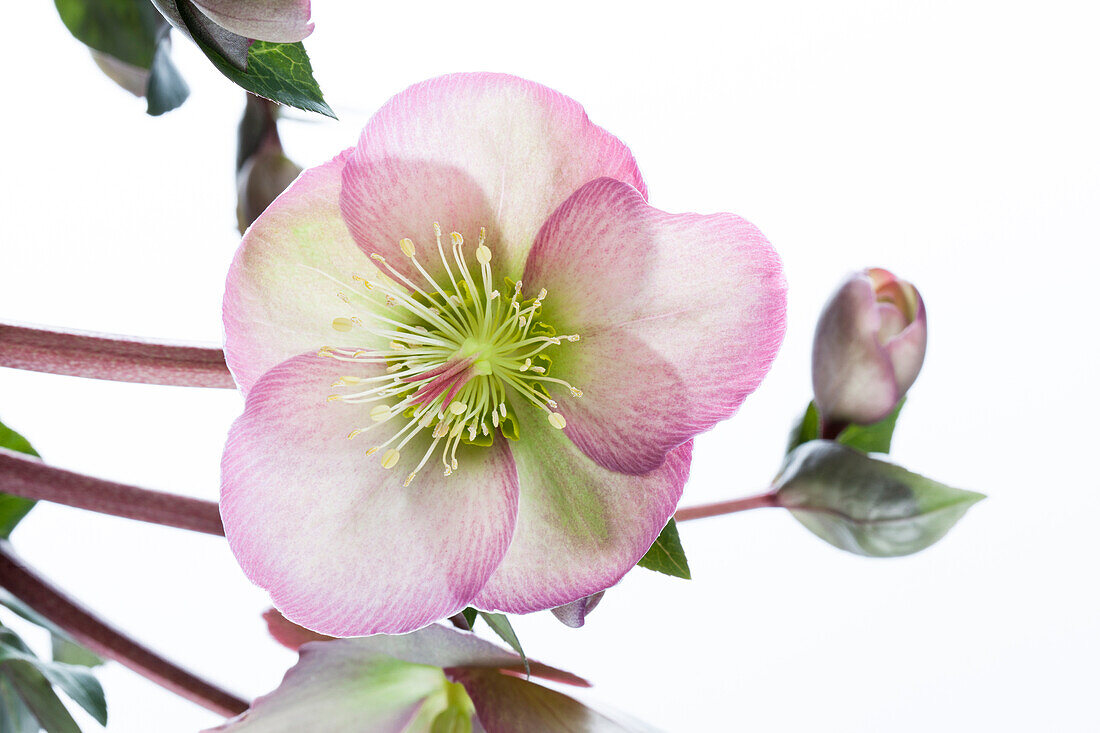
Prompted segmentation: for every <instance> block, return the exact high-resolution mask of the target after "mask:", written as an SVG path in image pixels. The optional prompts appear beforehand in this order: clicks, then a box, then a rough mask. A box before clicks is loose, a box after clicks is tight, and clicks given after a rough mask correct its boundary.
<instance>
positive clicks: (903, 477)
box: [775, 440, 985, 557]
mask: <svg viewBox="0 0 1100 733" xmlns="http://www.w3.org/2000/svg"><path fill="white" fill-rule="evenodd" d="M775 486H776V488H777V494H776V496H777V498H778V501H779V505H780V506H783V507H786V508H787V509H788V510H790V512H791V514H793V515H794V517H795V518H796V519H797V520H798V521H799V522H801V523H802V524H803V525H804V526H805V527H806V528H807V529H809V530H810V531H811V532H813V533H814V534H816V535H817V536H818V537H820V538H821V539H823V540H825V541H826V542H828V543H829V544H831V545H833V546H834V547H838V548H840V549H841V550H844V551H846V552H851V553H854V554H857V555H866V556H869V557H898V556H901V555H909V554H912V553H914V552H919V551H920V550H923V549H925V548H927V547H929V546H931V545H933V544H935V543H936V542H938V541H939V540H940V539H941V538H943V536H944V535H946V534H947V532H948V531H949V530H950V529H951V528H952V527H953V526H954V525H955V523H956V522H958V521H959V519H961V518H962V516H963V515H964V514H965V513H966V511H967V510H968V509H969V508H970V507H972V506H973V505H974V504H976V503H977V502H979V501H981V500H982V499H984V498H985V497H984V496H983V495H982V494H978V493H975V492H972V491H963V490H961V489H953V488H951V487H949V486H945V485H943V484H941V483H937V482H936V481H932V480H931V479H927V478H925V477H924V476H920V475H918V474H915V473H912V472H910V471H906V470H905V469H903V468H901V467H899V466H895V465H893V464H891V463H887V462H886V461H880V460H877V459H874V458H870V457H869V456H867V455H865V454H864V453H861V452H859V451H857V450H854V449H852V448H848V447H846V446H843V445H839V444H837V443H834V442H832V441H828V440H814V441H811V442H809V443H805V444H803V445H801V446H799V447H798V448H797V449H796V450H795V451H794V452H793V453H792V454H791V455H790V456H789V457H788V459H787V463H786V465H785V466H784V468H783V471H782V473H781V474H780V475H779V478H777V479H776V483H775Z"/></svg>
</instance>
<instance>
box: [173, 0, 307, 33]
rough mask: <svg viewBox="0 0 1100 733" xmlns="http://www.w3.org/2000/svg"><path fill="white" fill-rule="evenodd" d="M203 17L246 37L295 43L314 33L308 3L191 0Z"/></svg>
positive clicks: (292, 1)
mask: <svg viewBox="0 0 1100 733" xmlns="http://www.w3.org/2000/svg"><path fill="white" fill-rule="evenodd" d="M191 1H192V2H194V3H195V5H196V6H197V7H198V9H199V10H201V11H202V12H203V14H204V15H206V17H208V18H210V20H212V21H214V22H215V23H217V24H218V25H220V26H221V27H222V28H225V29H226V30H229V31H232V32H233V33H236V34H237V35H240V36H244V37H245V38H252V39H255V40H257V41H272V42H274V43H295V42H297V41H300V40H302V39H303V38H305V37H306V36H308V35H309V34H310V33H312V32H313V23H310V22H309V16H310V7H309V3H310V0H191Z"/></svg>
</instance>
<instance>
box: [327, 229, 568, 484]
mask: <svg viewBox="0 0 1100 733" xmlns="http://www.w3.org/2000/svg"><path fill="white" fill-rule="evenodd" d="M435 231H436V248H437V250H438V254H439V257H440V260H441V262H442V265H443V271H444V272H445V273H446V278H445V279H444V278H443V277H442V275H440V278H439V279H440V280H442V282H439V280H437V279H435V278H433V277H432V276H431V275H430V274H429V273H428V271H427V270H426V269H425V268H424V267H423V266H422V265H421V263H420V261H419V260H418V259H417V253H416V246H415V244H414V243H413V242H412V240H410V239H402V240H401V241H400V242H399V246H400V249H401V251H402V253H403V254H404V255H405V256H406V257H408V258H409V260H410V262H411V263H412V265H413V266H414V267H415V268H416V269H417V270H418V271H419V273H420V274H421V275H422V276H423V278H424V279H425V281H426V282H427V283H428V287H427V288H421V287H420V286H418V285H417V284H415V283H414V282H413V281H412V280H410V279H409V278H407V277H406V276H404V275H403V274H401V272H400V271H399V270H397V269H395V268H394V267H392V266H391V265H390V264H389V263H387V262H386V259H385V258H384V257H382V256H381V255H378V254H374V255H371V257H372V259H373V260H374V261H375V262H376V263H378V268H379V270H378V273H377V276H376V277H371V278H367V277H363V276H360V275H354V276H353V280H355V281H356V283H358V284H359V285H361V286H362V290H363V292H358V291H357V294H358V295H361V296H362V297H365V298H368V299H371V300H374V299H377V298H382V299H384V302H385V305H387V306H389V307H390V308H391V309H392V313H393V317H386V316H380V315H378V314H377V313H376V312H374V313H370V314H369V315H366V316H365V317H363V318H361V317H359V316H357V315H356V316H351V317H339V318H336V319H334V320H333V322H332V327H333V329H335V330H336V331H338V332H341V333H347V332H351V331H354V330H356V329H362V330H363V331H364V332H366V333H367V334H369V335H370V336H371V337H373V338H372V340H377V339H378V338H379V337H380V338H381V339H383V340H385V339H388V340H389V344H388V347H387V348H381V349H378V348H360V349H348V348H335V347H328V346H326V347H323V348H322V349H321V350H320V351H319V352H318V354H319V355H320V356H325V357H331V358H335V359H340V360H345V361H350V362H356V363H360V364H367V363H369V364H378V365H384V366H385V374H384V375H379V376H375V377H368V378H361V377H356V376H345V377H341V378H340V379H339V380H337V382H336V383H335V384H333V387H336V388H341V389H342V390H346V391H341V392H339V393H336V394H333V395H330V396H329V399H330V400H332V401H340V402H344V403H355V404H373V405H374V406H373V407H371V408H370V409H369V413H368V414H369V416H370V419H371V421H372V423H373V424H370V425H366V426H364V427H362V428H358V429H356V430H353V431H352V432H351V433H350V434H349V435H348V438H355V437H357V436H359V435H361V434H363V433H365V432H367V431H368V430H374V429H376V428H379V427H380V426H381V425H383V424H386V423H388V422H390V421H391V420H393V419H395V418H404V422H405V425H404V426H403V427H402V428H400V429H399V430H398V431H397V432H396V433H393V434H392V435H391V436H390V437H389V438H388V439H387V440H385V441H383V442H380V443H379V444H377V445H374V446H372V447H371V448H369V449H368V450H367V455H373V454H375V453H378V452H380V451H381V452H382V466H383V467H384V468H393V467H395V466H396V465H397V464H398V463H399V462H400V460H401V449H402V448H404V447H405V446H406V445H407V444H408V443H409V441H410V440H412V438H413V437H414V436H416V435H418V434H420V433H422V432H424V431H430V435H431V437H432V443H431V447H430V448H428V450H427V451H426V452H425V454H424V456H423V458H422V459H421V460H420V462H419V463H418V464H417V466H416V467H415V468H414V469H413V470H412V471H411V472H410V473H409V475H408V478H407V479H406V481H405V483H406V485H408V483H409V482H411V481H412V480H413V479H414V478H415V477H416V475H417V472H419V471H420V470H421V468H423V466H424V465H425V464H426V463H427V461H428V459H429V458H430V457H431V456H432V455H433V454H434V453H435V452H436V448H437V446H438V444H439V443H440V442H443V449H442V452H441V454H440V456H441V460H442V463H443V471H444V473H445V474H447V475H449V474H450V473H452V472H453V471H454V470H456V469H457V468H458V460H457V458H456V451H457V449H458V446H459V445H460V444H462V443H466V444H470V445H478V446H489V445H492V443H493V437H494V435H495V433H496V431H497V430H499V431H500V432H501V434H502V435H503V436H504V437H506V438H509V439H512V440H516V439H518V438H519V424H518V422H517V421H516V419H515V415H514V412H513V411H512V410H510V409H509V405H510V400H513V399H517V398H518V399H524V400H526V401H528V402H530V403H531V404H533V405H535V406H536V407H538V408H539V409H540V410H542V411H544V412H545V413H546V417H547V421H548V422H549V423H550V425H551V426H553V427H554V428H558V429H563V428H564V427H565V417H564V416H563V415H562V414H561V413H560V412H558V411H557V407H558V403H557V401H556V400H555V399H554V398H553V397H552V396H551V394H550V389H549V388H550V387H551V385H555V384H556V385H560V386H563V387H565V388H566V389H568V390H569V392H570V394H571V395H573V396H574V397H580V396H581V391H580V390H579V389H577V388H576V387H574V386H573V385H571V384H569V383H568V382H566V381H564V380H562V379H558V378H556V377H552V376H550V368H551V366H552V364H553V361H552V359H551V357H550V355H549V354H548V353H547V351H548V350H550V349H553V348H556V347H559V346H561V345H562V343H564V342H570V341H578V340H579V336H577V335H575V334H573V335H566V336H558V335H557V332H556V331H555V329H554V328H553V326H551V325H550V324H549V323H546V322H545V321H542V320H541V318H540V316H541V314H542V303H543V301H544V299H545V298H546V297H547V293H546V291H545V290H540V291H539V293H538V294H537V295H536V296H535V297H526V298H525V297H524V293H523V285H522V282H520V281H513V280H511V279H510V278H508V277H505V278H503V281H502V285H503V291H501V290H497V289H496V288H495V287H494V281H493V274H492V267H491V265H490V262H491V260H492V252H491V251H490V250H489V248H488V247H487V246H486V245H485V229H484V228H482V229H481V232H480V237H479V240H478V245H477V248H476V250H475V252H474V258H475V259H476V262H477V267H478V269H479V270H480V273H479V274H480V278H479V277H477V276H475V273H474V272H472V271H471V268H470V266H469V264H468V263H467V261H466V255H465V252H464V251H463V245H464V238H463V237H462V235H461V234H460V233H458V232H452V233H451V235H450V240H451V260H453V266H452V261H449V260H448V257H447V252H446V249H445V247H444V244H443V241H444V237H443V233H442V230H441V229H440V227H439V225H438V224H436V225H435ZM502 292H503V294H502ZM344 300H345V302H346V303H348V304H349V305H350V304H351V301H350V299H348V298H346V296H345V297H344ZM375 302H376V303H377V301H375Z"/></svg>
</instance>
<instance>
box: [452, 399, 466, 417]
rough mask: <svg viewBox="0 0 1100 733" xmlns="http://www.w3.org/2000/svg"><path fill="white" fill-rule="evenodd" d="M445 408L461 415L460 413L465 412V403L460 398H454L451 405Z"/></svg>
mask: <svg viewBox="0 0 1100 733" xmlns="http://www.w3.org/2000/svg"><path fill="white" fill-rule="evenodd" d="M447 409H449V410H450V411H451V412H453V413H454V414H456V415H461V414H462V413H464V412H466V403H465V402H462V401H460V400H455V401H454V402H452V403H451V406H450V407H449V408H447Z"/></svg>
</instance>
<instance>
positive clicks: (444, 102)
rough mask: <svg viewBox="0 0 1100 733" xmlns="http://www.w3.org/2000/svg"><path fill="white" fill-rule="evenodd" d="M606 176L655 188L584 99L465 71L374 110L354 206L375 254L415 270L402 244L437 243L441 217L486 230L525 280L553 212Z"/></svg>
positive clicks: (501, 264)
mask: <svg viewBox="0 0 1100 733" xmlns="http://www.w3.org/2000/svg"><path fill="white" fill-rule="evenodd" d="M600 176H608V177H611V178H616V179H618V180H622V181H625V182H627V183H629V184H630V185H632V186H634V187H635V188H637V189H639V190H641V191H643V192H644V191H645V184H644V183H643V182H642V178H641V174H640V173H639V172H638V168H637V166H636V165H635V162H634V157H633V156H632V155H631V153H630V150H629V149H628V148H627V147H626V146H625V145H623V143H622V142H620V141H619V140H618V139H617V138H615V137H614V136H613V135H611V134H610V133H608V132H607V131H605V130H603V129H602V128H600V127H598V126H596V125H594V124H592V123H591V122H590V121H589V120H588V116H587V115H586V114H585V112H584V109H583V108H582V107H581V106H580V105H579V104H578V103H577V102H575V101H574V100H572V99H570V98H569V97H566V96H564V95H562V94H560V93H558V92H555V91H554V90H552V89H549V88H547V87H544V86H542V85H540V84H535V83H534V82H530V81H526V80H524V79H519V78H517V77H514V76H508V75H505V74H486V73H477V74H453V75H450V76H443V77H439V78H437V79H432V80H429V81H426V82H423V83H421V84H417V85H416V86H413V87H410V88H409V89H407V90H405V91H404V92H401V93H400V94H398V95H397V96H395V97H394V98H393V99H391V100H390V101H389V102H387V103H386V105H385V106H384V107H383V108H382V109H381V110H380V111H379V112H378V113H377V114H376V115H375V116H374V117H373V118H371V121H370V122H369V123H368V124H367V126H366V128H365V129H364V130H363V134H362V136H361V137H360V139H359V144H358V145H357V146H356V148H355V153H354V154H353V155H352V158H351V160H350V161H349V164H348V168H347V170H346V172H345V176H344V184H345V185H344V195H343V199H342V207H343V211H344V216H345V217H346V218H347V221H348V226H349V228H350V229H351V232H352V234H353V235H354V236H355V238H356V240H357V241H358V242H359V244H360V246H361V247H363V249H364V251H367V252H379V253H381V254H383V255H385V256H387V257H390V256H391V255H392V259H393V260H394V262H395V264H396V266H398V267H401V268H403V270H404V271H406V272H411V269H410V268H409V267H408V263H407V261H406V260H405V258H403V257H401V255H400V253H399V251H398V249H397V241H398V240H399V239H400V238H402V237H410V238H413V239H414V240H416V242H417V244H418V245H419V246H420V247H421V248H423V247H425V246H427V244H428V243H429V242H430V243H431V244H433V245H434V236H429V235H430V232H431V224H432V222H433V221H439V222H440V224H441V225H442V226H443V227H444V228H445V232H444V233H445V234H446V233H447V232H449V231H452V230H454V231H459V232H460V233H461V234H463V235H464V236H465V237H467V239H469V238H472V237H476V236H477V228H478V227H481V226H484V227H486V228H487V230H488V233H489V236H490V238H491V239H490V242H489V244H490V246H491V247H492V249H493V267H494V269H495V270H496V271H497V272H499V273H503V274H505V275H510V276H511V277H516V276H518V275H519V273H520V271H521V270H522V267H523V262H524V258H525V256H526V254H527V251H528V249H530V247H531V244H532V242H533V241H534V238H535V234H536V233H537V232H538V229H539V227H540V226H541V225H542V223H543V221H545V220H546V217H547V216H549V215H550V214H551V213H552V212H553V211H554V209H555V208H557V206H558V205H559V204H561V202H563V201H564V200H565V199H566V198H568V197H569V195H570V194H571V193H573V191H575V190H576V189H577V187H578V186H581V185H582V184H584V183H586V182H587V181H590V180H592V179H593V178H598V177H600ZM433 181H434V186H433ZM451 196H453V197H454V198H453V199H452V198H449V197H451ZM475 201H476V205H472V202H475ZM394 207H396V208H394ZM459 227H462V228H461V229H460V228H459ZM433 274H434V273H433Z"/></svg>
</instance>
